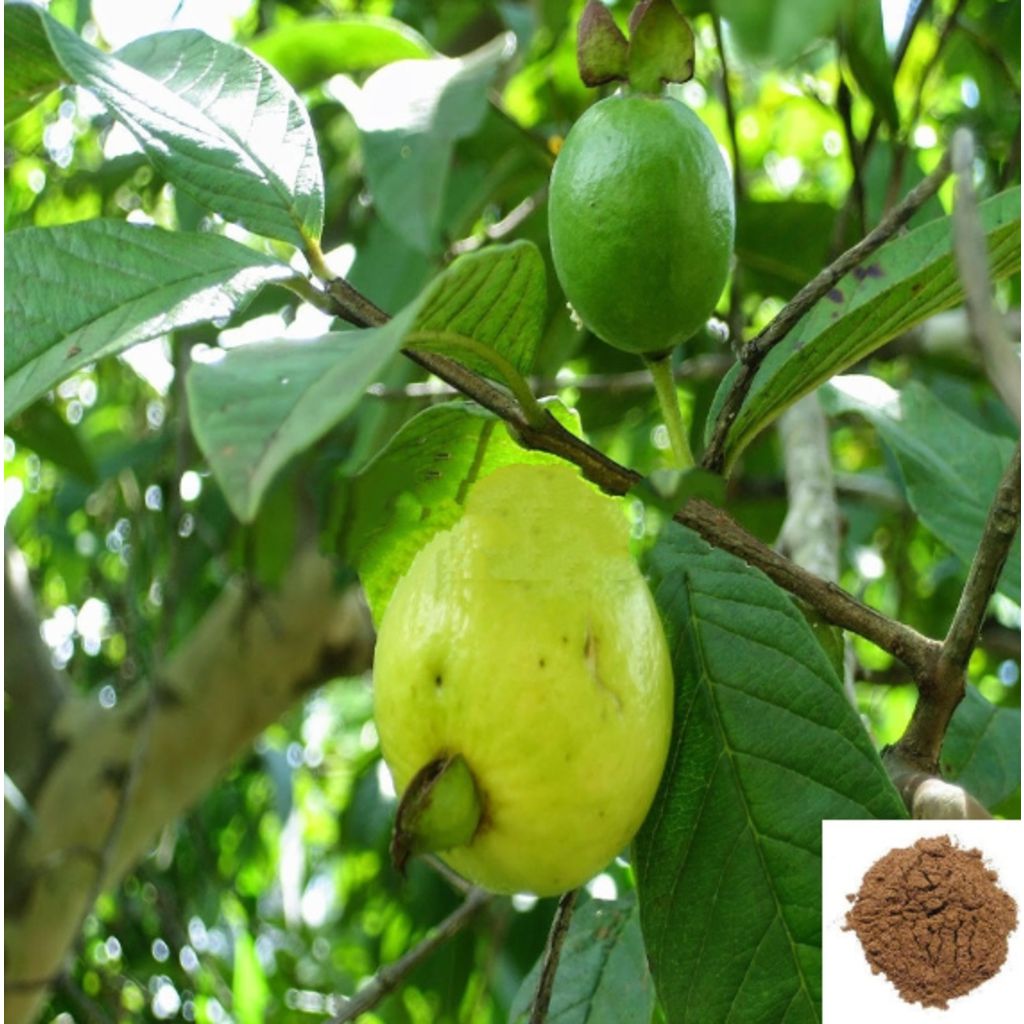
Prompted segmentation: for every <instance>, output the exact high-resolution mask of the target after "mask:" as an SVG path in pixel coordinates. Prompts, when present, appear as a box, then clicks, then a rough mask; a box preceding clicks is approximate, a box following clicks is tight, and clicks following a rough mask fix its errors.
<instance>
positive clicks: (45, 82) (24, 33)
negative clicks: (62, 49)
mask: <svg viewBox="0 0 1024 1024" xmlns="http://www.w3.org/2000/svg"><path fill="white" fill-rule="evenodd" d="M66 80H67V75H66V74H65V72H64V69H63V68H62V67H61V66H60V62H59V61H58V60H57V58H56V57H55V56H54V55H53V49H52V48H51V46H50V40H49V39H48V38H47V36H46V33H45V32H44V31H43V26H42V24H41V23H40V19H39V18H38V17H37V16H36V13H35V10H34V9H33V8H32V7H30V6H29V5H28V4H4V124H10V123H11V122H12V121H15V120H17V119H18V118H19V117H21V115H22V114H24V113H25V112H26V111H28V110H31V109H32V108H33V107H34V106H35V105H36V104H37V103H38V102H39V101H40V100H42V99H43V98H44V97H46V96H47V95H49V93H51V92H53V90H54V89H56V88H57V87H58V86H59V85H60V84H61V83H62V82H65V81H66Z"/></svg>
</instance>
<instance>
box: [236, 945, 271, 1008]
mask: <svg viewBox="0 0 1024 1024" xmlns="http://www.w3.org/2000/svg"><path fill="white" fill-rule="evenodd" d="M269 1002H270V985H269V983H268V982H267V976H266V973H265V972H264V970H263V964H262V963H261V962H260V958H259V955H258V954H257V953H256V943H254V942H253V940H252V936H251V935H250V934H249V933H248V931H244V930H240V931H238V932H236V934H235V948H234V970H233V972H232V977H231V1008H232V1010H233V1011H234V1016H235V1019H236V1020H237V1021H238V1024H260V1022H261V1021H265V1020H266V1019H267V1017H266V1012H267V1003H269Z"/></svg>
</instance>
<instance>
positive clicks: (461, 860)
mask: <svg viewBox="0 0 1024 1024" xmlns="http://www.w3.org/2000/svg"><path fill="white" fill-rule="evenodd" d="M374 703H375V716H376V722H377V730H378V733H379V735H380V741H381V747H382V751H383V754H384V758H385V760H386V761H387V763H388V766H389V767H390V769H391V772H392V775H393V776H394V780H395V784H396V787H397V788H398V790H399V792H402V791H404V789H405V787H406V786H407V785H408V783H409V781H410V780H411V779H412V777H413V776H414V775H415V774H416V772H417V771H418V770H419V769H420V768H422V767H423V766H424V765H425V764H427V763H428V762H430V761H432V760H434V759H435V758H437V757H439V756H443V755H446V754H454V753H461V754H462V755H463V757H465V759H466V761H467V762H468V764H469V767H470V769H471V770H472V772H473V775H474V778H475V780H476V783H477V787H478V789H479V790H480V791H481V794H482V797H483V801H484V817H483V824H482V826H481V827H480V828H479V829H478V831H477V833H476V835H475V837H474V839H473V841H472V842H471V843H470V844H469V845H467V846H463V847H457V848H454V849H452V850H449V851H447V852H445V853H444V854H442V857H443V859H444V860H445V861H447V863H448V864H450V865H451V867H453V868H454V869H455V870H456V871H458V872H459V873H460V874H462V875H464V876H465V877H466V878H468V879H470V880H471V881H473V882H476V883H477V884H479V885H483V886H485V887H486V888H488V889H491V890H493V891H495V892H502V893H511V892H534V893H536V894H538V895H541V896H548V895H554V894H555V893H560V892H564V891H565V890H567V889H571V888H573V887H574V886H577V885H580V884H581V883H583V882H585V881H587V879H589V878H591V877H592V876H593V875H594V874H596V873H597V872H599V871H600V870H601V869H602V868H603V867H605V866H606V865H607V864H608V862H609V861H610V860H611V859H612V858H613V857H615V856H616V855H617V854H619V853H620V852H622V850H623V849H624V848H625V847H626V846H627V845H628V843H629V842H630V840H631V839H632V838H633V835H634V834H635V833H636V831H637V829H638V828H639V827H640V824H641V823H642V821H643V819H644V816H645V815H646V813H647V810H648V808H649V807H650V804H651V801H652V799H653V797H654V793H655V790H656V789H657V786H658V782H659V779H660V777H661V773H662V769H663V767H664V763H665V757H666V754H667V751H668V744H669V736H670V731H671V722H672V671H671V666H670V663H669V655H668V650H667V647H666V643H665V638H664V633H663V631H662V626H661V622H660V620H659V618H658V613H657V610H656V609H655V606H654V602H653V600H652V598H651V595H650V592H649V591H648V589H647V585H646V583H645V582H644V579H643V577H642V575H641V573H640V571H639V569H638V568H637V566H636V563H635V562H634V561H633V559H632V557H631V556H630V553H629V549H628V524H627V522H626V520H625V518H624V517H623V514H622V510H621V507H620V504H619V503H616V502H615V501H613V500H612V499H610V498H608V497H606V496H604V495H602V494H601V493H600V492H598V491H597V490H596V489H595V488H593V487H592V486H591V485H590V484H588V483H586V482H585V481H584V480H582V479H581V478H580V477H579V476H578V475H577V474H576V473H575V472H574V471H573V470H570V469H569V468H568V467H564V466H557V465H552V466H536V465H531V466H525V465H520V466H508V467H505V468H503V469H499V470H496V471H495V472H494V473H492V474H491V475H490V476H488V477H486V478H485V479H483V480H482V481H480V482H479V483H477V484H476V485H475V487H474V488H473V489H472V490H471V491H470V493H469V496H468V500H467V503H466V512H465V515H464V517H463V518H462V519H461V520H460V521H459V522H458V523H457V524H456V525H455V526H454V527H453V528H452V529H450V530H447V531H445V532H443V533H440V534H437V535H436V536H435V537H434V538H433V539H432V540H431V541H430V542H429V543H428V544H427V545H426V546H425V547H424V548H423V549H422V550H421V551H420V552H419V553H418V555H417V556H416V558H415V560H414V561H413V564H412V566H411V567H410V569H409V571H408V573H407V574H406V575H405V576H404V577H403V578H402V579H401V581H400V582H399V584H398V586H397V587H396V588H395V591H394V593H393V595H392V597H391V602H390V604H389V605H388V607H387V610H386V612H385V614H384V616H383V620H382V622H381V625H380V630H379V635H378V640H377V649H376V655H375V662H374Z"/></svg>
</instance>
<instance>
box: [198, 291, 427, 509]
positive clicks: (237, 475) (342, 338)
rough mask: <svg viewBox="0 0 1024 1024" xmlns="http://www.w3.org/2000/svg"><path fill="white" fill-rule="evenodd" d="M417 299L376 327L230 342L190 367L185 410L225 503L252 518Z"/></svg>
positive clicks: (380, 358)
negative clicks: (216, 355) (233, 345)
mask: <svg viewBox="0 0 1024 1024" xmlns="http://www.w3.org/2000/svg"><path fill="white" fill-rule="evenodd" d="M416 309H417V306H416V304H413V305H412V306H409V307H408V308H407V309H405V310H403V311H402V312H401V313H400V314H399V315H398V316H396V317H395V318H394V319H393V320H391V321H389V322H388V323H387V324H386V325H385V326H383V327H375V328H371V329H369V330H363V331H344V332H332V333H329V334H325V335H323V336H322V337H320V338H316V339H313V340H310V341H269V342H263V343H260V344H253V345H245V346H243V347H241V348H237V349H232V350H231V351H229V352H227V353H226V354H225V355H224V356H223V358H221V359H220V360H219V361H217V362H212V363H196V364H194V365H193V366H192V367H191V368H190V369H189V371H188V376H187V377H186V390H187V393H188V409H189V417H190V419H191V421H192V430H193V433H194V434H195V437H196V441H197V443H198V444H199V447H200V449H201V451H202V453H203V455H205V456H206V459H207V461H208V462H209V464H210V468H211V469H212V470H213V475H214V476H215V477H216V478H217V482H218V483H219V484H220V486H221V488H222V489H223V491H224V496H225V497H226V498H227V501H228V504H229V505H230V506H231V510H232V512H234V513H235V515H236V516H237V517H238V518H239V519H240V520H242V522H246V523H247V522H251V521H252V520H253V518H254V517H255V515H256V513H257V511H258V510H259V506H260V501H261V500H262V498H263V495H264V494H265V492H266V490H267V488H268V487H269V486H270V483H271V481H272V480H273V479H274V477H275V476H276V475H277V473H278V471H279V470H280V469H281V468H282V467H283V466H284V465H285V463H287V462H288V461H289V460H290V459H291V458H292V457H294V456H295V455H297V454H298V453H299V452H302V451H305V450H306V448H308V447H309V446H310V445H311V444H313V443H314V442H315V441H317V440H319V439H320V438H321V437H323V435H324V434H326V433H327V431H328V430H330V429H331V428H332V427H334V426H335V425H337V424H338V423H339V422H340V421H341V420H342V419H343V418H344V417H345V416H346V415H347V414H348V413H349V412H350V411H351V409H352V408H353V407H354V406H355V405H356V403H357V402H358V401H359V399H360V398H362V397H363V393H364V392H365V390H366V388H367V387H368V386H369V385H370V384H372V383H373V381H374V380H376V379H377V377H378V375H379V374H380V373H381V371H382V370H383V369H384V366H385V365H386V364H387V363H388V361H389V360H390V359H391V358H392V357H393V356H394V355H395V354H396V353H397V352H398V350H399V349H400V348H401V346H402V339H403V338H404V336H405V332H406V331H407V330H408V328H409V325H410V323H411V322H412V319H413V317H414V316H415V315H416Z"/></svg>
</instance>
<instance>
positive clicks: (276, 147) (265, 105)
mask: <svg viewBox="0 0 1024 1024" xmlns="http://www.w3.org/2000/svg"><path fill="white" fill-rule="evenodd" d="M117 57H118V59H119V60H122V61H124V63H125V64H128V65H130V66H131V67H134V68H137V69H138V70H139V71H142V72H144V73H145V74H146V75H147V76H149V77H150V78H152V79H155V80H156V81H157V82H158V83H159V84H160V86H163V87H164V88H165V89H166V90H167V91H168V92H169V93H170V94H172V95H173V96H174V97H177V99H178V101H181V102H183V103H184V104H187V108H186V109H185V110H183V111H182V113H183V114H184V115H185V116H186V117H187V118H188V121H187V122H185V124H183V127H185V129H186V132H187V135H186V137H185V138H178V137H176V136H175V134H174V133H173V132H172V134H171V135H170V137H169V138H164V133H165V129H164V127H163V126H162V125H161V124H160V123H159V120H158V119H155V118H152V117H151V118H150V119H148V120H147V119H146V118H145V116H144V114H143V116H141V117H140V113H139V111H138V110H137V108H135V107H132V108H127V107H125V104H124V103H123V101H122V102H120V103H115V104H112V105H113V109H114V111H115V113H117V114H118V116H119V117H121V118H122V119H123V120H124V121H125V123H126V124H127V125H128V127H129V129H131V131H132V133H133V134H134V135H135V136H136V137H138V138H139V141H140V142H141V143H142V145H143V148H144V149H145V150H146V154H147V156H149V158H150V160H152V161H153V163H154V164H156V166H157V167H161V164H162V163H163V164H166V165H167V166H165V167H162V168H161V169H162V170H163V171H164V173H165V174H166V175H167V177H168V179H169V180H171V181H173V182H174V183H175V184H176V185H177V186H178V187H179V188H181V189H183V190H184V191H186V192H188V193H189V194H191V195H192V196H193V197H194V198H195V199H196V200H197V201H198V202H200V203H202V204H204V205H205V206H207V207H208V208H209V209H211V210H214V211H216V212H218V213H222V214H224V216H226V217H227V218H228V219H229V220H238V221H239V222H240V223H242V224H244V225H245V226H246V227H248V228H249V229H250V230H252V231H255V232H256V233H257V234H261V235H269V236H270V237H271V238H280V239H282V240H283V241H286V242H292V243H293V244H295V245H298V246H299V247H300V248H301V247H302V245H303V244H304V242H305V240H306V239H314V240H319V238H320V233H321V232H322V231H323V226H324V180H323V172H322V171H321V169H320V156H319V153H318V151H317V144H316V136H315V135H314V134H313V125H312V123H311V122H310V119H309V113H308V111H307V110H306V107H305V105H304V104H303V103H302V101H301V100H300V99H299V97H298V96H297V95H296V94H295V92H294V90H293V89H292V87H291V86H290V85H289V84H288V83H287V82H286V81H285V80H284V78H282V77H281V75H280V74H278V72H277V71H275V70H274V69H273V68H272V67H270V66H269V65H268V64H265V63H264V62H263V61H262V60H259V59H258V58H256V57H254V56H253V55H252V54H251V53H250V52H248V51H247V50H245V49H243V48H242V47H241V46H235V45H233V44H232V43H222V42H220V41H218V40H216V39H212V38H211V37H210V36H208V35H206V33H204V32H198V31H195V30H191V29H187V30H181V31H176V32H160V33H157V34H156V35H152V36H146V37H145V38H143V39H137V40H135V41H134V42H132V43H130V44H129V45H128V46H125V47H124V48H123V49H121V50H119V51H118V53H117ZM83 84H85V83H83ZM108 93H109V90H108ZM155 98H156V97H155ZM101 99H105V100H106V102H108V103H110V99H109V98H108V97H107V96H103V95H101ZM197 131H201V132H202V133H203V136H204V137H203V138H202V139H199V138H195V136H194V133H195V132H197ZM213 140H215V142H216V144H217V145H218V146H219V147H221V148H222V149H223V150H224V152H225V153H227V154H230V156H231V159H232V164H231V166H230V169H229V170H228V173H227V175H224V176H223V177H222V176H221V175H220V172H218V176H217V177H216V178H215V177H213V176H210V177H209V178H208V179H207V178H204V177H202V176H201V175H202V174H203V168H202V166H200V167H192V166H190V162H191V161H194V160H198V162H199V164H200V165H207V164H209V162H210V155H209V154H203V153H200V152H197V151H196V150H195V149H194V148H193V146H194V145H195V144H199V145H202V146H204V147H205V146H208V145H209V143H210V142H211V141H213ZM168 144H170V146H171V147H172V148H171V153H170V154H169V155H168V156H165V155H164V153H163V149H164V147H165V146H166V145H168ZM193 172H195V174H193ZM239 172H241V174H244V175H245V176H246V177H247V178H248V179H249V180H248V181H247V182H245V181H241V180H239V176H240V175H239ZM206 173H207V174H209V172H208V171H207V172H206ZM254 199H255V200H256V202H257V204H258V205H257V207H256V208H255V209H254V208H253V207H252V202H253V200H254Z"/></svg>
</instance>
